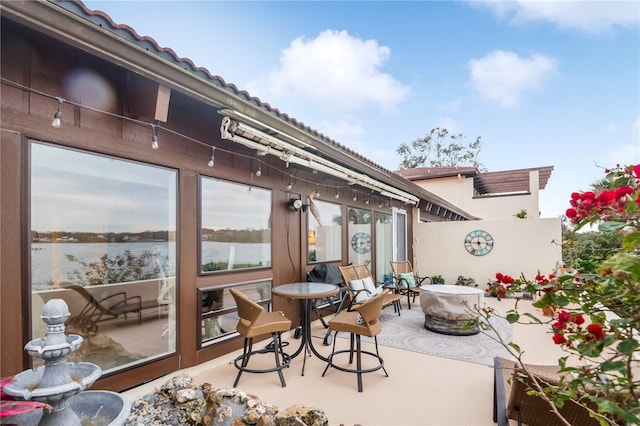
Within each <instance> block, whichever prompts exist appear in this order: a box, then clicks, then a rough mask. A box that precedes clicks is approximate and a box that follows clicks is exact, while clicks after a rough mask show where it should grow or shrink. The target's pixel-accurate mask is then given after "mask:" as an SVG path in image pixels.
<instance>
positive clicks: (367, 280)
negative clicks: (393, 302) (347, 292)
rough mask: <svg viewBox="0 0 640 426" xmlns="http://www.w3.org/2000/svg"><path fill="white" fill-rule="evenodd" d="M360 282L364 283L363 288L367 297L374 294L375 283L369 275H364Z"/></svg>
mask: <svg viewBox="0 0 640 426" xmlns="http://www.w3.org/2000/svg"><path fill="white" fill-rule="evenodd" d="M362 284H364V289H365V290H367V294H368V297H371V295H373V294H376V285H375V284H374V283H373V280H372V279H371V277H364V278H363V279H362Z"/></svg>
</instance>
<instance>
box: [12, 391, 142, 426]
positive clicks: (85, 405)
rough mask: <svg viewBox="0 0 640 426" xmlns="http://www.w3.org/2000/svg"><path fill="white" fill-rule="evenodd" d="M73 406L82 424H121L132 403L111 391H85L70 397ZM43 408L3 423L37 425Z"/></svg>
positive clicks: (102, 425) (71, 406) (13, 417)
mask: <svg viewBox="0 0 640 426" xmlns="http://www.w3.org/2000/svg"><path fill="white" fill-rule="evenodd" d="M69 408H71V409H72V410H73V411H74V412H75V413H76V414H77V415H78V417H79V418H80V424H81V425H82V426H121V425H123V424H124V422H125V421H126V420H127V417H128V416H129V413H130V412H131V403H130V402H129V401H128V400H127V399H125V398H123V397H122V396H121V395H120V394H118V393H116V392H111V391H85V392H82V393H79V394H77V395H75V396H73V397H71V398H69ZM42 414H43V413H42V409H39V410H35V411H33V412H31V413H24V414H18V415H15V416H10V417H7V418H5V419H2V424H18V425H21V426H37V425H38V424H39V423H40V420H41V418H42Z"/></svg>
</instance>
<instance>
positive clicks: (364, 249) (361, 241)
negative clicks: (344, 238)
mask: <svg viewBox="0 0 640 426" xmlns="http://www.w3.org/2000/svg"><path fill="white" fill-rule="evenodd" d="M351 248H353V251H355V252H356V253H358V254H364V253H369V252H370V251H371V237H370V236H369V234H367V233H366V232H356V233H355V234H353V237H351Z"/></svg>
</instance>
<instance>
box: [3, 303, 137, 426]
mask: <svg viewBox="0 0 640 426" xmlns="http://www.w3.org/2000/svg"><path fill="white" fill-rule="evenodd" d="M41 318H42V320H43V321H44V322H45V323H46V324H47V333H46V335H45V337H44V339H42V338H40V339H34V340H32V341H30V342H29V343H27V344H26V345H25V347H24V348H25V350H26V351H27V352H28V353H29V355H30V356H31V357H33V358H39V359H43V360H44V366H41V367H38V368H37V369H35V370H26V371H23V372H22V373H19V374H17V375H16V376H15V381H14V382H12V383H11V384H10V385H7V386H5V387H4V392H5V393H6V394H8V395H11V396H12V397H14V398H17V399H22V400H31V401H38V402H43V403H46V404H49V405H50V406H51V407H53V409H52V410H51V412H47V411H46V410H42V409H40V410H37V411H35V412H33V413H28V414H26V415H20V416H21V417H20V418H19V419H18V418H14V419H11V421H13V422H15V423H18V424H21V425H46V426H60V425H65V426H76V425H78V426H80V425H95V426H98V425H99V426H102V425H110V426H119V425H122V424H123V423H124V421H125V420H126V418H127V416H128V415H129V411H130V409H131V405H130V403H129V401H127V400H126V399H124V398H123V397H122V396H120V395H118V394H117V393H115V392H110V391H86V392H83V391H84V390H85V389H87V388H88V387H89V386H91V385H92V384H93V382H95V381H96V380H97V379H98V378H99V377H100V376H101V375H102V369H101V368H100V367H99V366H97V365H95V364H92V363H89V362H79V363H73V362H66V358H67V355H69V354H70V353H72V352H75V351H76V350H77V349H78V348H79V347H80V344H81V343H82V340H83V339H82V336H78V335H75V334H70V335H68V336H67V335H65V334H64V329H65V327H64V323H65V321H66V320H67V318H69V307H68V306H67V304H66V303H65V301H64V300H62V299H52V300H49V301H48V302H47V303H46V304H45V305H44V308H43V309H42V316H41ZM16 417H17V416H16Z"/></svg>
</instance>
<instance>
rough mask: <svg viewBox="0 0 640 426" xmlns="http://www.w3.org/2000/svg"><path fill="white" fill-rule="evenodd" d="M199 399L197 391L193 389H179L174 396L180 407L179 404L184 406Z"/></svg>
mask: <svg viewBox="0 0 640 426" xmlns="http://www.w3.org/2000/svg"><path fill="white" fill-rule="evenodd" d="M196 398H197V393H196V390H195V389H193V388H188V389H178V390H177V391H176V393H175V394H174V395H173V400H174V401H175V402H176V406H178V407H179V404H184V403H186V402H189V401H193V400H194V399H196Z"/></svg>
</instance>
